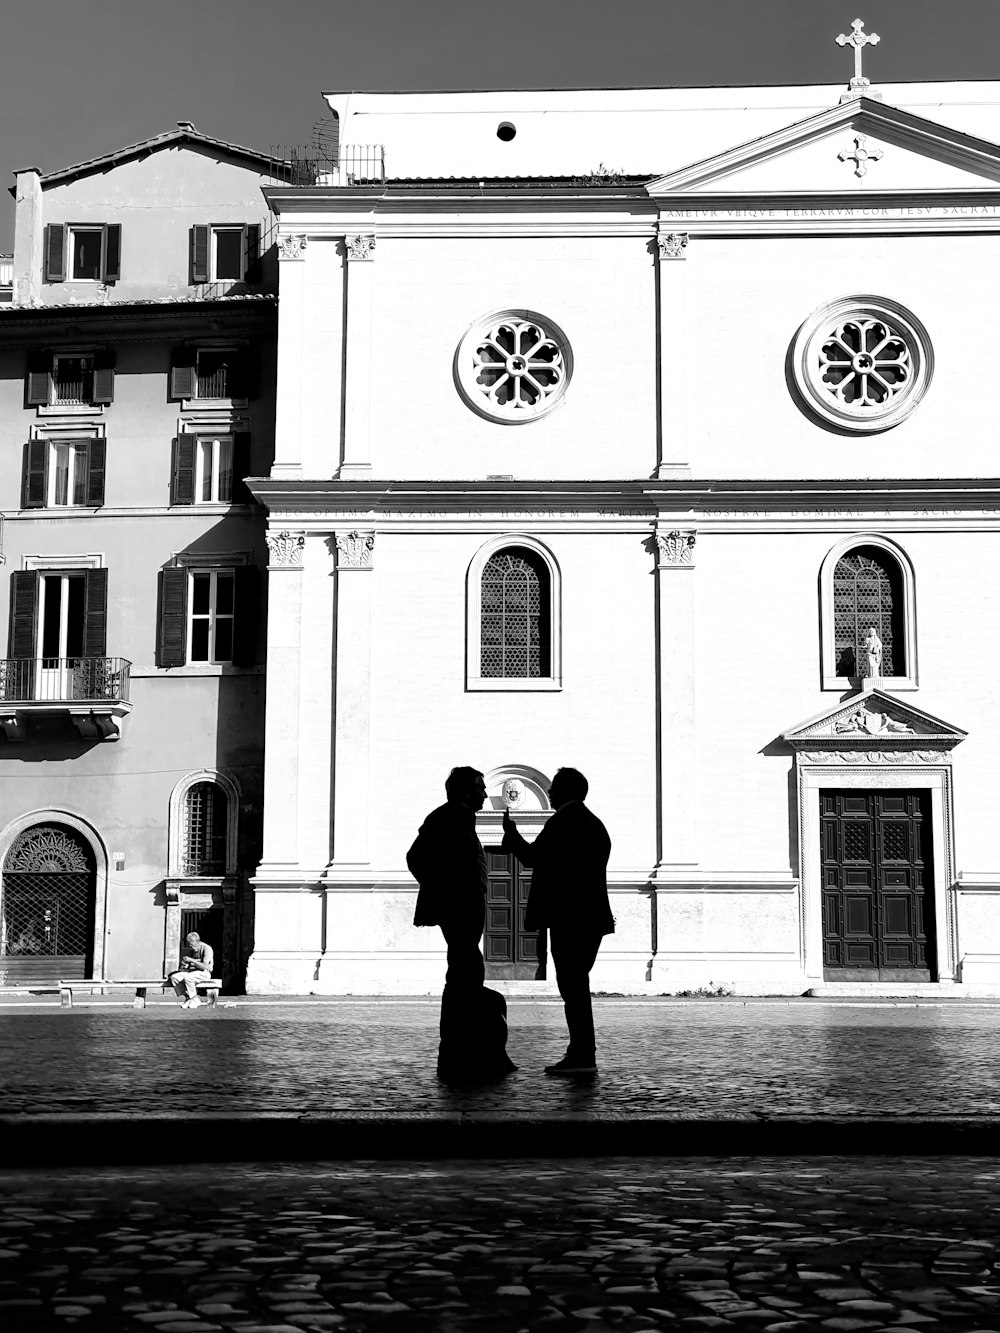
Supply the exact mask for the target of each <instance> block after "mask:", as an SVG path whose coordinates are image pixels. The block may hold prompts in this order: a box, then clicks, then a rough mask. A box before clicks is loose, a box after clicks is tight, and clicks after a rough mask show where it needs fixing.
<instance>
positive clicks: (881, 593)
mask: <svg viewBox="0 0 1000 1333" xmlns="http://www.w3.org/2000/svg"><path fill="white" fill-rule="evenodd" d="M822 584H823V602H824V605H823V640H824V643H823V656H824V663H823V666H824V672H823V674H824V685H825V686H826V687H827V688H837V689H840V688H843V687H844V686H845V685H848V684H854V683H857V682H859V681H861V680H863V679H864V678H865V677H867V676H868V675H869V661H868V651H867V647H866V643H865V640H866V638H867V637H868V633H869V630H872V629H874V631H875V633H876V634H877V635H878V638H879V640H880V642H881V644H882V666H881V672H880V673H879V674H880V676H881V678H882V680H883V681H884V683H885V684H886V685H887V686H891V687H894V688H898V689H905V688H915V687H916V663H915V657H916V641H915V625H914V591H913V571H912V567H911V565H910V563H909V561H908V560H907V558H906V556H905V555H904V553H903V552H902V551H901V550H900V549H899V548H898V547H896V545H895V543H893V542H890V541H888V540H887V539H886V538H883V537H878V536H870V537H867V536H866V537H865V538H863V539H858V538H855V539H854V540H851V539H846V540H845V541H842V542H840V543H838V545H837V546H836V547H834V549H833V551H831V552H830V554H829V555H828V556H827V559H826V561H825V562H824V569H823V576H822Z"/></svg>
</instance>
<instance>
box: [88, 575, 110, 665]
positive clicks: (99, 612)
mask: <svg viewBox="0 0 1000 1333" xmlns="http://www.w3.org/2000/svg"><path fill="white" fill-rule="evenodd" d="M107 651H108V571H107V570H106V569H88V570H86V571H85V573H84V576H83V656H84V657H106V656H107Z"/></svg>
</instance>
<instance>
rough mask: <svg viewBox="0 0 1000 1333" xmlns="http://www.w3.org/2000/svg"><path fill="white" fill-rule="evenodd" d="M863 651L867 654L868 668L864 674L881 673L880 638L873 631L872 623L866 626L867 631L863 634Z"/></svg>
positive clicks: (874, 674) (877, 674) (879, 674)
mask: <svg viewBox="0 0 1000 1333" xmlns="http://www.w3.org/2000/svg"><path fill="white" fill-rule="evenodd" d="M865 652H866V653H867V654H868V670H867V671H866V672H865V675H866V676H881V675H882V640H881V639H880V638H879V636H878V634H877V633H876V631H875V626H874V625H869V626H868V633H867V634H866V635H865Z"/></svg>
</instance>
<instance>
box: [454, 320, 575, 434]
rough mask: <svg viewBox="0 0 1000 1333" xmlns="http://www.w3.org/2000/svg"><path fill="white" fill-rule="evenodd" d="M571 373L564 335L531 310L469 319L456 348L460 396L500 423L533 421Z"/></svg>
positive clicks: (558, 397)
mask: <svg viewBox="0 0 1000 1333" xmlns="http://www.w3.org/2000/svg"><path fill="white" fill-rule="evenodd" d="M572 373H573V355H572V353H571V351H570V347H569V343H568V342H567V340H566V335H565V334H564V333H563V331H562V329H560V328H559V327H558V326H557V325H556V324H553V322H552V321H551V320H550V319H543V318H541V317H540V316H539V315H536V314H534V312H533V311H530V310H504V311H501V312H499V313H498V314H495V315H488V316H487V317H486V318H485V319H483V320H480V321H478V322H477V323H475V324H473V326H472V328H471V329H470V330H469V331H468V333H467V334H466V335H465V337H464V338H463V339H462V341H461V342H460V343H459V346H458V351H457V352H456V353H455V377H456V379H457V381H458V387H459V389H460V390H461V393H462V397H463V398H464V399H465V401H466V402H467V403H468V405H469V406H470V407H471V408H472V410H473V411H474V412H478V413H479V414H480V415H481V416H484V417H489V418H490V420H492V421H500V422H503V423H504V424H505V425H515V424H516V423H518V422H520V421H535V420H536V419H537V418H538V417H542V416H544V415H545V414H546V413H547V412H551V411H552V409H553V408H554V407H557V406H558V405H559V403H560V402H561V400H562V396H563V394H564V393H565V391H566V385H567V384H568V383H569V380H570V376H571V375H572Z"/></svg>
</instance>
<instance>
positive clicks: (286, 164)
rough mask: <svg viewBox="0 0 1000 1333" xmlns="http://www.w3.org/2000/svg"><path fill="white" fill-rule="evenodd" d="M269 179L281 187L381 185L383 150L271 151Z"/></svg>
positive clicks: (349, 146) (375, 146)
mask: <svg viewBox="0 0 1000 1333" xmlns="http://www.w3.org/2000/svg"><path fill="white" fill-rule="evenodd" d="M271 159H272V160H271V167H270V178H271V180H273V181H275V182H276V183H278V184H280V185H381V184H382V183H383V182H384V180H385V146H384V145H383V144H380V143H346V144H341V146H340V148H339V149H338V150H337V151H336V152H334V151H332V150H328V149H324V148H322V147H320V146H317V145H310V146H307V147H294V146H292V147H286V146H279V147H276V148H275V147H272V149H271Z"/></svg>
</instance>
